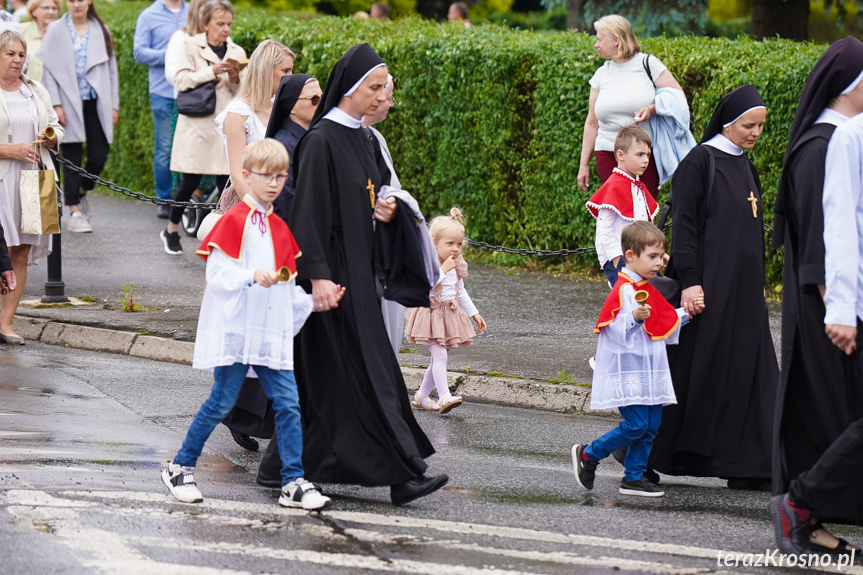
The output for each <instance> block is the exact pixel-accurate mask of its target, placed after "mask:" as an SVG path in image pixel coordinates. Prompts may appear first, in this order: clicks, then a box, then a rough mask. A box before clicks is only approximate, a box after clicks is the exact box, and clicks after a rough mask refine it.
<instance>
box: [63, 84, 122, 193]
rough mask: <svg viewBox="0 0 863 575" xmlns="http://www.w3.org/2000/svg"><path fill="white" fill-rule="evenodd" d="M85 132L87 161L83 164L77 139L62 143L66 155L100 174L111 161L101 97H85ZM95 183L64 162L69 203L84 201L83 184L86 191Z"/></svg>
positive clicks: (64, 191)
mask: <svg viewBox="0 0 863 575" xmlns="http://www.w3.org/2000/svg"><path fill="white" fill-rule="evenodd" d="M83 105H84V134H85V136H86V137H87V164H86V165H82V164H81V160H82V158H83V156H84V144H83V143H81V142H75V143H71V144H60V151H61V152H62V153H63V157H64V158H66V159H67V160H69V161H70V162H72V163H73V164H75V165H76V166H83V168H84V169H85V170H87V171H88V172H90V173H91V174H93V175H94V176H98V175H99V174H101V173H102V168H104V167H105V162H106V161H108V151H109V149H110V146H109V144H108V138H106V137H105V130H103V129H102V122H100V121H99V106H98V100H84V101H83ZM95 185H96V183H95V182H94V181H93V180H92V179H91V178H82V177H81V175H80V174H77V173H76V172H73V171H72V170H70V169H69V168H67V167H66V166H63V195H64V196H65V197H66V205H67V206H77V205H78V204H79V203H81V188H83V189H84V191H85V192H89V191H90V190H92V189H93V187H94V186H95Z"/></svg>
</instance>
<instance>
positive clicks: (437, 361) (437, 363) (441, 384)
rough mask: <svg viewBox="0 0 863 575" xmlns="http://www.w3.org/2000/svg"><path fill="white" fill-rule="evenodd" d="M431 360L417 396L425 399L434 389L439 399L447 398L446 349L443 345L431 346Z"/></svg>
mask: <svg viewBox="0 0 863 575" xmlns="http://www.w3.org/2000/svg"><path fill="white" fill-rule="evenodd" d="M429 351H430V352H431V359H429V366H428V369H427V370H426V373H425V375H424V376H423V382H422V385H420V389H419V391H417V395H418V396H420V397H425V396H427V395H428V394H429V393H431V390H432V387H434V388H436V389H437V396H438V399H440V398H443V397H446V396H447V395H448V394H449V387H448V386H447V383H446V356H447V351H446V348H445V347H444V346H442V345H430V346H429Z"/></svg>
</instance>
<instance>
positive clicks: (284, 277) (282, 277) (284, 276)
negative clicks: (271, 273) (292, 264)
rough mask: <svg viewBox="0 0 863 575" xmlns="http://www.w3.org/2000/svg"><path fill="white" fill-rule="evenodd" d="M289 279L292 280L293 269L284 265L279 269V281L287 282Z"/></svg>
mask: <svg viewBox="0 0 863 575" xmlns="http://www.w3.org/2000/svg"><path fill="white" fill-rule="evenodd" d="M289 281H291V270H289V269H288V268H286V267H284V266H282V268H281V269H279V283H287V282H289Z"/></svg>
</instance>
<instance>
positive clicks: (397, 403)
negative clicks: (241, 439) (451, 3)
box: [290, 119, 434, 486]
mask: <svg viewBox="0 0 863 575" xmlns="http://www.w3.org/2000/svg"><path fill="white" fill-rule="evenodd" d="M294 159H295V161H296V162H297V171H296V174H297V180H296V196H295V197H294V204H293V211H292V213H291V218H290V227H291V231H292V232H293V234H294V237H295V238H296V240H297V244H298V245H299V246H300V250H302V256H301V257H300V258H299V259H298V260H297V266H298V270H297V271H298V273H299V279H300V280H301V282H308V281H309V280H310V279H313V278H314V279H330V280H332V281H333V282H335V283H337V284H341V285H342V286H344V287H346V288H347V291H346V293H345V296H344V298H342V300H341V302H340V303H339V307H338V308H337V309H335V310H332V311H327V312H324V313H313V314H312V315H311V317H310V318H309V320H308V321H307V322H306V324H305V326H303V329H302V330H301V331H300V333H299V335H298V336H297V338H296V339H295V348H294V349H295V355H294V359H295V372H296V377H297V384H298V386H299V392H300V408H301V411H302V416H303V443H304V445H303V465H304V467H305V477H306V478H307V479H309V480H311V481H319V482H323V483H350V484H358V485H364V486H382V485H392V484H395V483H400V482H402V481H407V480H409V479H413V478H415V477H417V476H419V475H421V474H423V472H424V471H425V470H426V467H427V466H426V463H425V461H423V460H424V459H425V458H426V457H428V456H430V455H431V454H432V453H434V449H433V448H432V446H431V443H430V442H429V440H428V438H427V437H426V436H425V434H424V433H423V431H422V430H421V429H420V427H419V425H418V424H417V422H416V419H415V418H414V415H413V412H412V411H411V406H410V403H409V399H408V394H407V389H406V387H405V382H404V379H403V377H402V373H401V369H400V368H399V364H398V360H397V359H396V357H395V355H394V354H393V350H392V347H391V346H390V343H389V338H388V337H387V333H386V328H385V327H384V321H383V316H382V315H381V306H380V300H379V299H378V295H377V292H376V287H375V278H374V271H373V255H374V251H373V240H374V227H373V224H372V218H373V207H372V206H373V204H372V200H373V198H374V196H373V195H371V196H370V192H371V193H372V194H374V193H375V192H376V191H377V190H379V189H380V186H381V185H382V184H383V183H384V182H388V181H389V171H388V170H387V167H386V164H385V163H384V161H383V158H382V156H381V155H380V150H379V149H374V148H373V143H372V142H370V141H369V140H368V139H367V138H366V137H365V136H364V135H363V134H362V130H360V129H351V128H348V127H345V126H342V125H340V124H337V123H335V122H332V121H330V120H327V119H322V120H320V121H318V122H317V123H315V124H314V125H313V126H312V128H311V130H309V132H308V133H307V134H306V135H305V136H304V138H303V139H302V140H301V142H300V144H299V146H298V148H297V151H296V153H295V157H294ZM369 182H371V185H372V186H374V189H373V190H372V189H371V188H370V186H369ZM377 225H379V226H380V225H385V224H381V223H380V222H378V224H377ZM306 285H307V288H306V289H308V290H310V287H308V283H306Z"/></svg>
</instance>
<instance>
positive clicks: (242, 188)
mask: <svg viewBox="0 0 863 575" xmlns="http://www.w3.org/2000/svg"><path fill="white" fill-rule="evenodd" d="M293 70H294V53H293V52H292V51H291V49H290V48H288V47H287V46H285V45H283V44H279V43H278V42H276V41H275V40H264V41H263V42H261V43H260V44H259V45H258V47H257V48H255V51H254V52H252V57H251V58H249V67H248V69H247V70H246V77H245V78H244V79H243V82H242V83H241V84H240V89H239V90H238V91H237V96H236V97H235V98H234V99H233V100H232V101H231V103H230V104H228V107H227V108H225V109H224V111H223V112H222V113H221V114H219V116H218V117H217V118H216V124H217V126H218V130H219V132H220V133H221V134H222V137H223V138H224V139H225V147H226V149H227V153H228V165H229V166H230V169H231V182H232V183H233V184H234V188H235V189H236V190H237V196H238V197H240V198H242V197H243V196H244V195H245V194H246V191H247V190H246V182H245V179H244V178H243V177H242V172H243V152H244V151H245V149H246V146H247V145H248V144H251V143H252V142H257V141H258V140H263V139H264V134H266V132H267V124H268V123H269V121H270V114H271V113H272V111H273V97H274V96H275V95H276V90H278V89H279V82H280V81H281V79H282V78H283V77H284V76H290V75H291V74H292V73H293Z"/></svg>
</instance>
